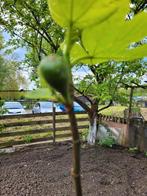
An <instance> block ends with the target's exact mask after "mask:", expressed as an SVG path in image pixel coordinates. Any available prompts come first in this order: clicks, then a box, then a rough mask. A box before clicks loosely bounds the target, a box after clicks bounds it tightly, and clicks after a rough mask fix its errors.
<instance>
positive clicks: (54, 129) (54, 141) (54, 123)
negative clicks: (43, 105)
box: [53, 106, 56, 144]
mask: <svg viewBox="0 0 147 196" xmlns="http://www.w3.org/2000/svg"><path fill="white" fill-rule="evenodd" d="M55 143H56V108H55V107H54V106H53V144H55Z"/></svg>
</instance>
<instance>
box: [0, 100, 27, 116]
mask: <svg viewBox="0 0 147 196" xmlns="http://www.w3.org/2000/svg"><path fill="white" fill-rule="evenodd" d="M2 108H3V109H4V110H5V111H6V112H5V113H4V114H5V115H15V114H25V110H24V107H23V106H22V104H21V103H20V102H17V101H6V102H4V104H3V106H2Z"/></svg>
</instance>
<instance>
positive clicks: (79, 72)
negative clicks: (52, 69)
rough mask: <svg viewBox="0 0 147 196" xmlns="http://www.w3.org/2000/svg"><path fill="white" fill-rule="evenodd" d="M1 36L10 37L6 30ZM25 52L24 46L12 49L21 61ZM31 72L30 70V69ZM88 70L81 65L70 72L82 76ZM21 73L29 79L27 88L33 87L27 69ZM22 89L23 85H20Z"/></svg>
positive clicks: (74, 75) (75, 76)
mask: <svg viewBox="0 0 147 196" xmlns="http://www.w3.org/2000/svg"><path fill="white" fill-rule="evenodd" d="M3 36H4V40H5V41H8V40H9V39H10V35H9V34H8V33H7V32H3ZM25 54H26V49H25V48H18V49H17V50H15V51H14V56H15V57H16V59H17V60H18V61H21V60H23V59H24V58H25ZM7 58H11V57H10V56H7ZM30 72H31V71H30ZM89 72H90V71H89V70H88V68H87V67H86V66H85V67H81V68H79V69H73V70H72V73H73V77H74V78H83V77H84V76H85V75H86V74H87V73H89ZM23 75H24V76H25V78H26V79H27V81H29V82H28V83H29V86H28V88H29V90H32V89H34V88H35V84H34V82H31V81H30V80H29V75H28V70H27V71H25V70H24V71H23ZM21 88H23V89H24V87H21Z"/></svg>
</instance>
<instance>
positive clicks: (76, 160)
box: [66, 104, 82, 196]
mask: <svg viewBox="0 0 147 196" xmlns="http://www.w3.org/2000/svg"><path fill="white" fill-rule="evenodd" d="M66 108H67V111H68V115H69V119H70V126H71V132H72V139H73V149H72V150H73V151H72V162H73V168H72V170H71V174H72V177H73V180H74V186H75V191H76V195H77V196H82V188H81V177H80V138H79V133H78V128H77V121H76V118H75V114H74V111H73V107H72V104H71V105H67V106H66Z"/></svg>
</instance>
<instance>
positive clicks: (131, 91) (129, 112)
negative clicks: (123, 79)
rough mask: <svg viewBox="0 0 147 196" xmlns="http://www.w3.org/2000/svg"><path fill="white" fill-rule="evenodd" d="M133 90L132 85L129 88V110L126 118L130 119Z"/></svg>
mask: <svg viewBox="0 0 147 196" xmlns="http://www.w3.org/2000/svg"><path fill="white" fill-rule="evenodd" d="M133 91H134V87H131V90H130V101H129V111H128V120H129V119H130V117H131V113H132V100H133Z"/></svg>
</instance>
